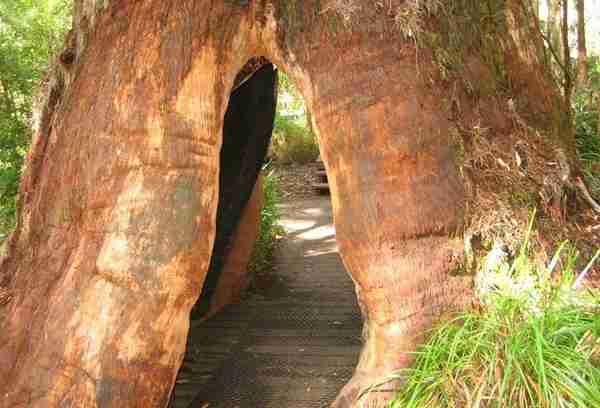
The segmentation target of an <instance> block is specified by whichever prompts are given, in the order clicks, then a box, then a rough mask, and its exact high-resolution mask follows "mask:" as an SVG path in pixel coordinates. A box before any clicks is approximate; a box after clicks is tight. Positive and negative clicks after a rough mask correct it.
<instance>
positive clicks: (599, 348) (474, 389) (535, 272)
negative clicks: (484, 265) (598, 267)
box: [391, 240, 600, 408]
mask: <svg viewBox="0 0 600 408" xmlns="http://www.w3.org/2000/svg"><path fill="white" fill-rule="evenodd" d="M566 248H568V245H567V244H566V243H565V244H563V245H561V247H560V248H559V250H558V251H557V253H556V255H555V256H554V258H553V259H552V261H551V262H550V264H549V265H548V266H546V267H538V266H536V264H535V263H534V262H533V261H532V258H531V253H530V247H529V242H528V240H526V241H525V243H524V244H523V246H522V249H521V251H520V252H519V254H518V255H517V257H516V259H515V260H514V261H513V262H512V263H510V264H509V263H507V261H506V262H503V263H500V264H498V266H497V268H496V270H495V271H491V272H492V274H495V275H496V276H495V278H492V282H493V284H492V285H490V287H491V290H489V291H487V292H486V293H485V294H484V295H483V296H484V297H483V299H482V300H483V302H482V303H483V306H482V307H481V308H480V309H479V310H469V311H467V312H463V313H461V314H459V315H458V316H456V317H454V318H452V319H450V320H447V321H445V322H443V323H442V324H440V325H439V326H438V327H436V328H435V329H434V330H433V331H432V332H431V336H430V338H429V341H428V342H427V343H426V344H425V345H424V346H422V347H421V348H420V349H419V350H418V352H417V353H416V356H415V357H416V359H415V364H414V365H413V367H411V368H409V369H406V370H404V371H403V372H401V373H398V376H397V377H396V378H398V377H400V378H404V379H405V383H404V386H403V388H402V389H401V390H400V391H399V393H398V395H397V397H396V399H395V400H394V401H393V403H392V404H391V407H392V408H400V407H402V408H424V407H456V408H459V407H460V408H463V407H466V408H470V407H498V408H500V407H511V408H526V407H527V408H532V407H536V408H537V407H569V408H571V407H573V408H587V407H600V298H599V297H598V293H597V292H593V291H591V290H582V289H581V288H579V286H580V285H581V282H582V280H583V278H584V277H585V274H586V273H587V271H589V269H590V268H591V266H592V263H593V262H594V261H595V260H596V259H597V258H598V255H600V251H598V253H597V254H596V256H595V257H594V258H593V259H592V260H591V262H590V263H589V264H588V266H587V267H586V268H585V269H584V270H583V272H582V273H581V274H580V275H579V276H576V274H575V271H574V268H575V267H574V265H575V259H576V252H575V251H574V250H573V249H571V250H570V251H565V249H566ZM564 252H567V254H566V255H563V253H564ZM561 260H562V262H561ZM558 265H561V270H560V274H559V273H558V272H559V271H558V268H557V267H558ZM555 275H560V276H555Z"/></svg>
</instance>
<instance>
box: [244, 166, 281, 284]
mask: <svg viewBox="0 0 600 408" xmlns="http://www.w3.org/2000/svg"><path fill="white" fill-rule="evenodd" d="M263 173H265V174H264V176H263V207H262V210H261V212H260V230H259V235H258V239H257V240H256V244H255V245H254V250H253V253H252V258H251V260H250V265H249V267H248V269H249V272H250V276H253V275H254V274H255V273H260V272H263V271H268V270H270V269H271V268H272V265H273V255H274V251H275V244H276V241H277V235H280V234H281V233H282V231H281V227H280V226H279V225H278V222H279V219H280V216H281V214H280V213H279V208H278V207H277V206H278V205H279V203H280V201H281V194H280V189H279V182H278V180H277V176H276V175H275V174H274V172H273V170H269V169H268V166H265V169H263Z"/></svg>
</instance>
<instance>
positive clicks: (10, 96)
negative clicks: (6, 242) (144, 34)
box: [0, 0, 72, 241]
mask: <svg viewBox="0 0 600 408" xmlns="http://www.w3.org/2000/svg"><path fill="white" fill-rule="evenodd" d="M71 7H72V2H71V1H68V0H10V1H2V2H0V241H2V240H3V239H4V238H6V235H7V234H8V232H9V231H10V230H11V229H12V228H13V226H14V220H15V213H16V195H17V193H18V189H19V180H20V177H21V168H22V166H23V160H24V157H25V154H26V151H27V149H28V147H29V139H30V130H29V129H30V122H31V110H32V104H33V99H34V96H35V94H36V93H37V91H38V86H39V83H40V81H41V80H42V78H43V75H44V73H45V71H46V69H47V67H48V63H49V62H50V59H51V57H52V55H53V54H54V53H55V52H56V51H57V49H58V47H59V46H60V45H61V43H62V41H63V33H64V32H65V31H66V30H67V29H68V26H69V22H70V15H71Z"/></svg>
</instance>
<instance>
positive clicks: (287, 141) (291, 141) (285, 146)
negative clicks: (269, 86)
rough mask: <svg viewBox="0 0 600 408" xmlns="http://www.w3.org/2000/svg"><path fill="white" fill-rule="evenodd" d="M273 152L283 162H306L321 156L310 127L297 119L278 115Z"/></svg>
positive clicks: (272, 146)
mask: <svg viewBox="0 0 600 408" xmlns="http://www.w3.org/2000/svg"><path fill="white" fill-rule="evenodd" d="M271 154H272V156H273V158H274V159H275V160H276V161H277V162H279V163H281V164H291V163H298V164H305V163H309V162H313V161H315V160H316V159H317V157H318V156H319V146H318V145H317V142H316V140H315V136H314V135H313V134H312V132H311V131H310V129H308V128H306V127H305V126H303V125H301V124H299V123H298V121H297V120H294V119H290V118H286V117H284V116H281V115H277V117H276V118H275V129H274V131H273V141H272V142H271Z"/></svg>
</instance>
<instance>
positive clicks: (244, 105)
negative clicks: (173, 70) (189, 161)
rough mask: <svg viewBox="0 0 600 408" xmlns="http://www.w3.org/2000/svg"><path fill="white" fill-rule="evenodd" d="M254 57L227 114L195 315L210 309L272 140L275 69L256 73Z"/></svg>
mask: <svg viewBox="0 0 600 408" xmlns="http://www.w3.org/2000/svg"><path fill="white" fill-rule="evenodd" d="M253 61H260V59H253V60H251V61H250V62H249V64H247V65H246V66H245V67H244V70H242V72H240V74H239V75H238V77H237V78H236V81H235V85H234V89H233V91H232V93H231V95H230V97H229V105H228V107H227V112H226V113H225V118H224V123H223V145H222V148H221V156H220V177H219V204H218V209H217V218H216V233H215V243H214V246H213V253H212V257H211V262H210V266H209V269H208V273H207V275H206V280H205V282H204V288H203V290H202V294H201V296H200V299H199V300H198V302H197V303H196V305H195V307H194V309H193V310H192V318H194V319H195V318H199V317H202V316H203V315H205V314H206V313H207V312H208V310H209V307H210V303H211V298H212V296H213V294H214V292H215V290H216V287H217V283H218V281H219V277H220V275H221V272H222V270H223V266H224V261H225V259H226V256H227V252H228V250H229V245H230V242H231V239H232V236H233V234H234V233H235V231H236V228H237V226H238V224H239V222H240V219H241V216H242V211H243V210H244V208H245V207H246V204H247V203H248V200H249V199H250V196H251V194H252V191H253V190H254V186H255V184H256V181H257V179H258V175H259V173H260V170H261V168H262V166H263V164H264V161H265V157H266V155H267V150H268V148H269V144H270V142H271V135H272V133H273V124H274V121H275V111H276V106H277V69H276V68H275V67H274V66H273V64H270V63H267V64H266V65H263V66H262V67H261V68H260V69H258V70H257V71H256V72H254V73H252V71H253V65H254V66H255V64H256V63H255V62H254V64H253ZM248 69H250V72H249V73H248ZM248 76H249V77H248Z"/></svg>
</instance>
